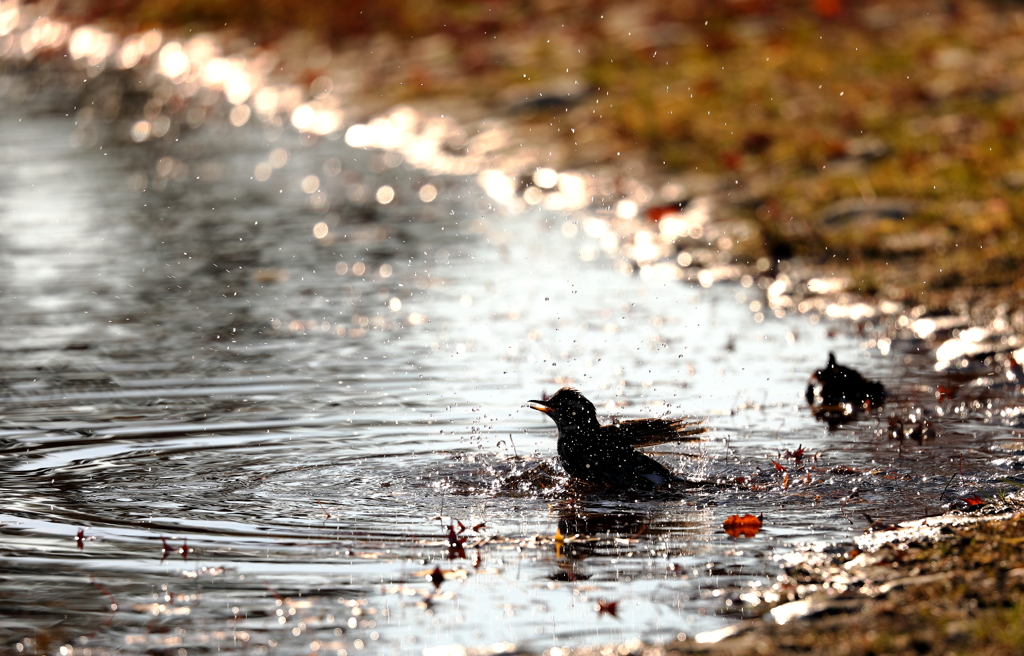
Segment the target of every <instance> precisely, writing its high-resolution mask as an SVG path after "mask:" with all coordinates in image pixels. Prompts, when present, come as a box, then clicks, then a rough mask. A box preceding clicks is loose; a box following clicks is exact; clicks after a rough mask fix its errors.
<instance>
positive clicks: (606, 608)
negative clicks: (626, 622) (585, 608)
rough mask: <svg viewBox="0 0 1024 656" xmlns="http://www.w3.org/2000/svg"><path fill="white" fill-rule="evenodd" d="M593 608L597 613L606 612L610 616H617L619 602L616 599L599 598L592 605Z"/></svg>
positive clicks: (602, 613)
mask: <svg viewBox="0 0 1024 656" xmlns="http://www.w3.org/2000/svg"><path fill="white" fill-rule="evenodd" d="M594 610H596V611H597V614H598V615H604V614H608V615H611V616H612V617H618V616H619V602H617V601H605V600H604V599H599V600H598V602H597V603H596V604H595V605H594Z"/></svg>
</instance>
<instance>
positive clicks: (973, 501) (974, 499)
mask: <svg viewBox="0 0 1024 656" xmlns="http://www.w3.org/2000/svg"><path fill="white" fill-rule="evenodd" d="M960 500H961V501H966V502H967V505H968V506H971V507H974V506H982V505H985V500H984V499H982V498H981V497H980V496H978V493H977V492H975V493H974V494H972V495H971V496H969V497H962V498H961V499H960Z"/></svg>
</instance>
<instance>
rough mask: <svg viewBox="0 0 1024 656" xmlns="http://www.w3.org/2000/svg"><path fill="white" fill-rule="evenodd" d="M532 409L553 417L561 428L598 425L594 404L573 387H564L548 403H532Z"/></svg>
mask: <svg viewBox="0 0 1024 656" xmlns="http://www.w3.org/2000/svg"><path fill="white" fill-rule="evenodd" d="M530 407H531V408H533V409H534V410H539V411H541V412H543V413H544V414H546V415H548V416H549V417H551V418H552V419H553V420H554V421H555V424H557V425H558V426H559V427H562V426H566V427H568V426H577V427H586V426H592V425H596V424H597V423H598V422H597V410H596V409H595V408H594V404H593V403H591V402H590V401H588V400H587V397H585V396H583V395H582V394H580V393H579V392H577V391H576V390H574V389H572V388H571V387H563V388H562V389H560V390H558V391H557V392H555V394H554V396H552V397H551V398H549V399H547V400H546V401H530Z"/></svg>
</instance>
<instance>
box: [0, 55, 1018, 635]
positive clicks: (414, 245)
mask: <svg viewBox="0 0 1024 656" xmlns="http://www.w3.org/2000/svg"><path fill="white" fill-rule="evenodd" d="M140 47H141V46H140ZM76 130H78V127H77V126H76V125H75V124H74V120H73V119H72V118H63V117H49V118H47V117H31V116H12V115H4V116H2V117H0V135H2V136H3V138H2V139H0V185H2V187H0V221H2V233H0V290H2V291H0V331H2V335H3V341H2V346H0V348H2V349H3V355H4V357H3V359H2V361H0V380H2V382H3V388H2V391H0V470H2V471H3V477H2V480H3V483H2V485H3V490H2V492H3V498H4V504H3V509H2V513H0V533H2V535H3V541H2V545H0V549H2V551H3V555H4V564H3V568H2V571H3V576H2V578H0V594H2V597H3V599H4V604H5V608H7V609H9V611H8V612H7V613H5V615H6V616H7V617H6V619H5V621H4V622H3V623H2V625H0V626H2V628H0V637H2V640H3V641H4V644H5V645H7V646H8V647H10V646H13V645H16V644H18V643H20V644H21V645H22V648H26V647H27V649H28V651H29V652H31V651H33V650H34V651H36V652H38V653H43V652H46V653H54V652H55V651H56V650H58V648H60V647H67V648H69V649H71V650H73V651H74V653H86V652H85V651H83V650H84V649H86V648H88V649H90V650H91V651H90V652H89V653H91V654H97V653H104V652H109V653H113V652H114V651H117V652H127V653H144V652H150V651H165V650H177V649H183V650H186V652H187V653H206V652H213V651H218V650H219V651H238V652H251V653H266V652H267V651H270V650H274V651H275V653H276V652H281V653H300V652H301V653H308V652H310V651H313V652H325V653H326V652H331V653H338V654H344V653H353V652H355V651H358V650H360V649H364V648H366V649H375V650H377V651H392V652H400V651H408V652H418V651H420V650H421V649H423V648H424V647H429V646H436V645H444V644H451V643H464V644H485V643H487V644H489V643H494V642H499V641H508V642H513V643H516V644H519V645H523V646H526V647H530V648H534V649H538V650H540V649H544V648H546V647H550V646H556V645H558V646H560V645H566V644H580V643H600V642H611V641H623V640H627V639H632V638H635V637H641V638H644V639H647V640H669V639H673V638H675V637H676V636H677V635H679V634H681V633H684V634H687V635H693V634H694V633H695V632H699V631H702V630H707V629H713V628H717V627H720V626H722V625H724V624H725V623H726V622H728V621H729V620H730V618H732V617H734V616H737V615H738V614H740V612H741V611H740V605H741V604H740V600H739V599H740V595H741V594H743V593H744V592H745V591H748V590H749V589H750V588H751V587H757V586H764V585H766V584H768V583H769V582H770V579H771V577H772V576H773V575H774V573H775V569H774V568H775V565H774V562H773V560H772V557H773V555H774V554H775V553H777V552H778V551H780V550H785V549H787V548H788V547H789V546H790V545H792V544H793V543H796V542H802V541H808V540H834V539H840V538H844V537H847V536H849V535H851V534H852V533H855V532H858V531H860V530H861V529H862V528H863V527H864V526H865V525H867V524H868V523H870V522H869V520H866V519H864V518H863V516H862V513H867V514H869V515H870V516H871V517H873V518H884V519H886V520H893V519H900V518H903V517H910V516H918V515H922V514H926V513H931V512H936V511H938V510H939V509H940V508H941V507H942V505H943V504H944V503H948V502H949V501H950V500H952V499H954V498H955V496H956V495H960V494H966V493H967V491H968V490H972V491H973V490H977V489H979V488H978V487H977V482H978V481H979V480H980V481H984V480H985V479H986V478H991V477H996V476H1000V475H1002V474H1003V473H1005V471H1006V469H1005V468H1004V469H993V465H992V464H991V463H989V462H988V458H989V456H988V453H989V451H990V450H993V449H998V450H999V453H1000V454H1002V455H1007V454H1009V455H1008V458H1010V459H1012V458H1013V457H1014V456H1013V454H1014V453H1018V452H1017V451H1014V450H1013V448H1014V447H1013V442H1012V440H1013V439H1019V438H1014V437H1013V434H1012V433H1008V432H1007V430H1005V429H1001V430H995V429H994V426H992V421H991V419H992V417H991V416H989V417H983V416H981V410H979V408H980V407H981V406H978V408H975V406H973V405H972V406H970V407H968V406H967V405H965V406H964V408H963V409H962V410H956V409H955V408H954V409H953V410H952V411H951V412H950V413H949V415H948V419H943V418H942V417H933V423H935V424H936V425H940V428H941V431H940V435H939V437H938V438H936V439H935V440H933V441H926V442H922V443H921V444H918V443H916V442H912V441H904V440H891V439H889V437H888V436H887V434H886V429H885V427H884V426H883V425H882V424H881V423H879V422H878V421H877V420H876V419H875V418H874V417H873V416H869V417H867V418H866V419H864V420H862V421H858V422H854V423H851V424H848V425H846V426H844V427H841V428H838V429H836V430H832V431H829V430H828V429H826V428H825V427H824V426H822V425H821V424H819V423H817V422H816V421H815V419H814V417H813V416H812V415H811V414H810V412H809V411H808V410H807V408H805V407H803V405H802V395H803V391H804V387H805V385H806V382H807V376H808V375H809V373H810V372H811V371H813V369H814V368H815V367H817V366H820V363H821V361H822V359H823V357H824V356H825V354H826V353H827V352H828V351H829V350H834V351H836V352H837V353H839V354H840V358H841V360H842V361H843V362H848V363H850V364H855V365H856V366H857V368H858V369H861V370H862V371H863V372H864V373H865V375H867V376H868V377H869V378H871V379H880V380H883V381H884V382H885V383H886V385H887V387H889V388H890V389H894V390H897V391H898V395H899V396H898V398H897V399H896V400H895V401H894V404H895V407H896V408H897V410H899V409H900V408H904V406H906V408H911V407H915V406H913V404H915V403H923V400H922V398H921V395H923V394H925V393H929V394H930V393H931V391H930V390H931V389H932V388H930V387H928V386H929V385H932V383H930V382H928V381H929V379H927V378H923V379H922V378H920V377H919V376H918V374H917V373H914V374H913V376H914V378H913V379H912V380H914V381H917V382H915V383H913V384H910V383H906V382H905V381H904V380H903V377H905V376H908V375H910V373H911V372H916V371H918V370H919V369H920V368H922V367H923V366H924V363H923V362H920V361H918V360H915V359H914V358H913V357H911V356H910V355H907V356H906V360H903V361H887V360H882V359H879V358H873V357H869V356H868V355H867V354H866V352H864V351H861V350H860V348H859V343H858V342H857V340H856V338H854V337H851V336H846V335H843V334H841V333H840V334H833V335H831V336H829V335H828V333H826V331H825V330H824V329H822V328H821V327H813V326H809V325H808V324H806V323H805V322H803V321H802V320H800V319H799V318H794V317H785V318H782V319H778V320H776V319H775V318H772V317H771V316H769V317H768V318H767V319H765V317H764V315H762V316H761V320H760V321H754V320H753V318H752V316H751V306H750V304H751V302H752V301H754V300H756V299H757V298H759V297H758V294H759V293H760V292H758V290H757V289H756V287H755V288H744V287H741V286H739V285H737V286H728V285H716V286H712V287H710V288H703V287H697V286H685V285H682V284H681V283H678V282H663V281H661V280H659V279H658V278H656V277H640V278H638V277H630V276H623V275H620V274H619V273H617V272H616V271H615V270H614V268H615V267H614V265H613V264H612V263H609V262H608V261H606V260H600V259H597V260H593V261H586V262H584V261H581V260H580V258H579V255H578V254H579V253H580V251H581V249H587V248H592V247H593V245H594V243H595V239H599V238H600V237H599V236H598V237H594V236H592V235H589V234H588V233H587V231H586V226H585V222H584V229H583V230H582V231H576V230H571V229H566V227H565V226H566V220H565V217H564V216H560V215H556V214H552V213H548V212H547V211H546V210H541V209H537V210H534V211H532V212H525V213H515V212H510V211H508V210H509V208H508V207H505V206H503V205H500V204H495V199H494V198H493V197H491V196H486V195H483V194H481V193H480V192H479V191H478V187H477V186H476V182H475V181H474V180H470V179H464V178H458V177H426V176H425V174H424V173H423V172H422V171H421V170H420V169H416V168H412V167H410V166H406V165H404V164H403V163H402V161H401V160H392V161H391V162H390V163H389V161H388V160H387V159H386V155H385V154H382V153H380V152H375V151H366V150H356V149H353V148H350V147H349V146H347V145H345V144H343V143H342V142H341V141H340V140H339V141H329V140H321V141H318V142H315V143H314V142H309V141H305V140H304V137H301V136H298V135H293V136H291V137H289V136H288V135H287V134H285V135H282V136H280V137H279V138H278V139H277V140H276V141H275V142H274V143H273V144H272V146H271V144H268V143H267V141H266V140H265V135H264V134H263V133H262V132H261V131H251V132H250V131H245V130H241V131H227V132H219V131H218V128H217V127H216V126H213V125H207V126H204V127H203V128H202V129H199V130H196V131H194V132H191V133H188V134H185V135H182V137H181V139H180V140H179V141H178V142H176V143H174V144H173V145H172V144H165V145H162V146H159V147H153V148H148V147H125V148H118V147H110V148H108V149H104V150H102V151H100V150H96V149H93V150H83V149H81V148H75V147H73V146H72V145H71V144H72V143H75V142H76V138H77V137H75V135H76V134H77V132H76ZM263 163H266V165H267V166H266V167H265V168H264V169H260V168H259V167H260V166H261V165H262V164H263ZM261 170H263V171H264V173H266V176H265V177H263V176H262V174H260V173H259V172H260V171H261ZM254 171H255V172H256V175H254V173H253V172H254ZM314 178H315V179H314ZM495 179H496V178H495ZM553 180H554V178H552V180H541V182H544V183H545V184H547V183H548V182H551V183H552V185H557V184H558V182H557V181H553ZM428 186H429V188H430V189H429V190H428ZM354 188H358V189H357V191H358V192H359V193H355V192H353V191H352V190H353V189H354ZM385 188H387V189H389V190H390V191H389V192H386V194H391V196H389V197H387V198H384V197H382V196H381V195H380V194H381V191H380V190H382V189H385ZM552 188H554V187H552ZM360 190H361V191H360ZM424 190H427V191H426V192H425V191H424ZM319 193H322V194H324V197H325V198H326V199H329V200H326V201H325V204H321V202H320V200H318V198H319V197H318V196H317V194H319ZM371 193H372V194H374V195H375V197H374V201H371V200H370V198H371V196H370V194H371ZM325 208H326V209H325ZM570 220H572V219H570ZM591 259H593V258H591ZM758 302H759V303H760V301H758ZM892 348H893V350H894V352H896V353H903V351H900V345H899V343H895V344H894V345H893V347H892ZM563 385H575V386H578V387H579V388H581V389H582V390H583V391H584V392H585V393H586V394H587V396H588V397H590V398H592V399H594V400H595V401H596V402H597V404H598V406H599V412H601V413H602V414H606V415H607V414H618V415H620V416H626V417H639V416H651V415H660V414H707V415H708V416H709V420H708V424H709V427H710V428H711V432H710V434H709V438H708V441H707V442H706V443H704V445H703V446H702V447H700V449H699V455H700V456H701V457H700V458H692V457H690V456H689V455H688V454H687V453H683V452H681V451H674V450H672V448H671V447H665V448H662V449H660V450H656V451H655V455H656V456H657V457H659V458H660V459H661V460H662V461H663V462H665V463H667V464H669V465H670V466H672V467H673V468H675V469H677V470H678V471H680V472H682V473H684V474H685V475H687V476H690V477H693V478H704V479H711V480H717V481H719V482H720V483H721V487H720V488H716V489H710V490H704V491H699V492H696V491H695V492H688V493H685V494H676V495H674V496H672V495H664V494H647V493H645V494H639V493H624V494H611V493H609V494H590V495H583V496H580V495H578V494H576V493H575V492H574V491H573V490H572V489H571V488H570V487H569V486H568V485H567V481H566V480H565V479H564V477H563V476H562V475H561V473H560V471H559V468H558V467H557V465H556V464H555V463H554V430H553V427H552V426H551V425H550V422H549V421H547V420H546V419H545V418H544V417H541V416H538V415H537V414H536V413H533V412H532V411H530V410H529V409H528V408H526V407H525V402H526V400H528V399H530V398H538V395H540V394H543V393H545V392H547V393H551V392H553V391H554V390H556V389H557V388H558V387H560V386H563ZM914 385H917V387H914ZM900 390H902V391H900ZM908 390H918V391H916V392H915V391H909V392H908ZM920 390H925V392H921V391H920ZM915 394H916V395H917V396H916V397H915ZM908 396H909V399H908ZM906 408H904V409H906ZM801 444H802V445H803V446H804V447H805V449H806V452H807V455H806V457H804V458H803V459H801V458H797V457H796V456H794V452H795V451H796V450H797V449H798V447H799V446H800V445H801ZM787 452H788V453H787ZM961 457H962V459H961ZM773 462H774V463H776V464H773ZM961 462H962V463H963V464H962V467H963V470H962V471H963V472H964V473H963V475H960V474H959V473H958V472H959V471H960V470H959V467H960V466H961V465H960V463H961ZM954 463H956V464H954ZM996 466H997V467H998V466H1001V465H996ZM979 472H983V474H979ZM954 474H956V475H957V476H954ZM979 477H980V478H979ZM744 512H754V513H757V514H760V513H764V515H765V526H764V528H763V529H762V531H761V532H760V533H759V534H758V535H757V537H755V538H751V539H747V540H739V541H738V540H735V539H733V538H730V537H728V536H726V535H725V534H724V532H723V531H722V530H721V523H722V521H723V520H724V519H725V517H727V516H728V515H731V514H736V513H744ZM437 570H440V571H439V573H437V574H435V572H436V571H437ZM599 600H605V601H604V602H603V603H604V604H605V605H604V606H599V605H598V604H599ZM609 603H615V604H616V606H615V608H616V612H615V614H614V616H613V615H612V614H611V613H610V612H608V608H609V606H608V605H607V604H609ZM65 651H66V650H65ZM177 653H179V654H180V653H182V652H180V651H178V652H177Z"/></svg>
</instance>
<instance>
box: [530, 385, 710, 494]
mask: <svg viewBox="0 0 1024 656" xmlns="http://www.w3.org/2000/svg"><path fill="white" fill-rule="evenodd" d="M530 407H531V408H533V409H534V410H539V411H541V412H543V413H544V414H546V415H548V416H549V417H551V418H552V419H553V420H554V422H555V426H557V427H558V459H559V461H561V463H562V467H563V468H564V469H565V471H566V472H567V473H568V474H569V475H570V476H571V477H573V478H575V479H579V480H581V481H585V482H587V483H593V484H597V485H605V486H608V487H614V488H620V489H642V490H653V489H657V488H659V487H661V486H663V485H665V484H666V483H671V482H673V481H676V482H679V483H689V482H688V481H684V480H683V479H680V478H678V477H676V476H675V475H673V474H672V472H671V471H669V469H668V468H667V467H665V465H663V464H661V463H660V462H658V461H657V460H655V459H654V458H651V457H650V456H647V455H644V454H643V453H641V452H640V451H637V449H636V447H638V446H646V445H650V444H660V443H663V442H689V441H694V440H699V439H700V438H699V437H696V436H697V435H699V434H700V433H703V432H705V431H706V430H707V429H706V428H704V427H703V426H701V425H699V424H700V423H701V422H700V421H698V420H693V419H633V420H629V421H617V422H613V423H611V424H609V425H607V426H602V425H601V424H600V422H598V421H597V410H596V409H595V408H594V404H593V403H591V402H590V401H588V400H587V398H586V397H585V396H583V395H582V394H580V393H579V392H577V391H576V390H574V389H572V388H571V387H563V388H562V389H560V390H558V391H557V392H555V395H554V396H552V397H551V398H550V399H548V400H546V401H530ZM692 485H693V484H692V483H690V484H689V486H692Z"/></svg>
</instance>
